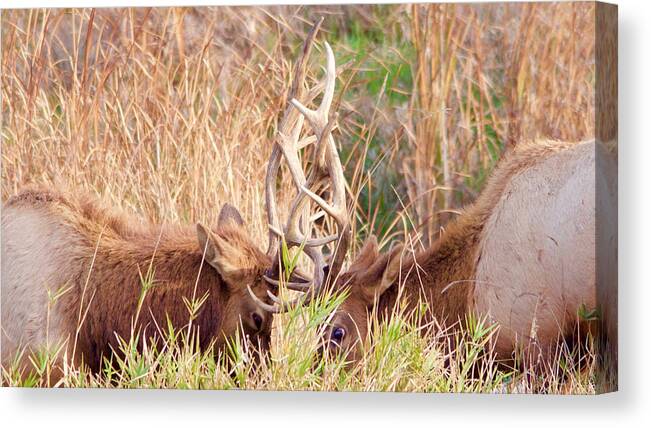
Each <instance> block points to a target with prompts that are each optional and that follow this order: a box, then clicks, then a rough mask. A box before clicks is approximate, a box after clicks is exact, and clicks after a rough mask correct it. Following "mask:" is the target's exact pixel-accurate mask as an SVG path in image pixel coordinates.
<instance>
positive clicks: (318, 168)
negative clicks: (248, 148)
mask: <svg viewBox="0 0 651 428" xmlns="http://www.w3.org/2000/svg"><path fill="white" fill-rule="evenodd" d="M322 22H323V18H321V19H320V20H319V21H318V22H317V23H316V24H315V25H314V27H313V28H312V30H311V31H310V33H309V34H308V37H307V39H306V40H305V43H304V45H303V51H302V55H301V57H300V58H299V60H298V62H297V63H296V67H295V76H294V81H293V83H292V87H291V89H290V100H291V104H289V105H288V106H287V108H286V109H285V113H284V115H283V118H282V120H281V121H280V125H279V130H278V133H277V138H276V144H274V148H273V150H272V153H271V157H270V159H269V165H268V167H267V176H266V183H265V196H266V202H267V219H268V221H269V248H268V250H267V254H268V255H269V256H270V257H272V260H274V267H273V268H272V269H276V268H278V259H279V257H278V255H279V254H278V251H279V249H280V245H279V244H280V239H281V238H284V239H285V242H286V244H287V246H288V247H292V246H303V252H304V253H305V254H307V256H308V257H309V258H310V259H311V260H312V263H313V264H314V274H313V276H312V278H311V279H308V278H305V279H306V281H307V282H305V283H288V284H287V287H288V288H290V289H292V290H297V291H305V292H306V294H305V295H304V296H302V297H301V298H299V299H297V300H295V301H292V302H281V301H280V300H279V299H278V298H277V297H276V296H274V295H273V294H272V293H270V292H268V294H269V296H270V298H271V299H272V300H273V301H274V305H268V304H266V303H264V302H262V301H261V300H260V299H258V298H257V297H256V296H255V294H254V293H253V292H252V291H251V289H249V294H251V297H252V298H253V299H254V301H255V302H256V303H257V304H258V305H259V306H261V307H262V308H263V309H265V310H267V311H270V312H276V313H277V312H283V311H285V310H287V309H288V308H289V307H292V306H294V305H297V304H304V303H306V302H307V301H309V300H310V299H312V298H313V297H314V296H315V295H317V294H318V293H319V292H320V290H321V288H322V287H323V285H324V283H325V275H326V272H325V271H326V269H325V268H326V263H325V260H324V256H323V254H322V252H321V250H320V248H322V247H323V246H325V245H327V244H329V243H331V242H333V241H337V244H336V247H335V251H334V254H333V256H332V258H331V265H330V269H329V273H328V277H329V278H335V277H336V275H337V274H338V273H339V270H340V269H341V265H342V264H343V260H344V257H345V255H346V251H347V250H348V246H349V244H350V224H349V222H348V213H347V210H346V181H345V178H344V173H343V168H342V166H341V161H340V160H339V154H338V152H337V146H336V144H335V141H334V138H333V137H332V129H333V128H334V124H335V122H336V117H337V115H336V114H334V115H332V116H330V114H329V112H330V107H331V105H332V100H333V98H334V91H335V83H336V77H337V75H336V73H337V72H336V68H335V58H334V54H333V53H332V49H331V48H330V45H328V43H327V42H326V43H325V50H326V73H325V78H324V82H323V98H322V100H321V104H320V105H319V107H318V108H317V109H316V110H310V109H308V108H307V107H305V106H304V105H303V104H301V103H300V102H299V101H298V100H297V99H296V98H299V97H301V96H302V92H303V79H304V77H305V69H306V65H307V57H308V56H309V52H310V50H311V47H312V43H313V41H314V38H315V36H316V32H317V31H318V29H319V27H320V25H321V23H322ZM320 86H321V85H318V86H316V87H315V88H313V89H312V90H311V91H310V93H309V94H308V96H307V97H306V98H308V100H311V99H313V98H314V97H316V95H317V91H316V90H318V89H320ZM297 113H300V114H301V115H298V114H297ZM304 118H306V119H307V121H308V124H309V125H310V127H311V128H312V130H313V132H314V135H313V136H309V137H306V138H303V139H300V136H301V130H302V129H303V121H304ZM314 143H316V145H315V148H314V162H313V164H312V170H311V171H310V175H309V177H308V178H306V177H305V173H304V172H303V169H302V166H301V161H300V157H299V153H300V150H301V149H303V148H304V147H306V146H308V145H310V144H314ZM281 154H282V156H283V157H284V158H285V161H286V162H287V166H288V169H289V172H290V174H291V176H292V181H293V183H294V186H295V187H296V190H297V192H298V194H297V196H296V198H295V199H294V201H293V202H292V204H291V209H290V214H289V216H288V219H287V223H286V225H285V227H284V228H283V229H281V228H280V226H279V221H278V214H277V211H276V196H275V194H276V179H277V176H278V172H279V167H280V155H281ZM328 178H329V181H330V183H329V184H330V190H331V199H332V202H328V201H326V200H325V199H323V198H322V197H321V196H319V195H318V194H317V193H315V190H316V189H317V188H320V189H323V188H324V187H325V186H326V185H327V184H328ZM310 199H312V200H313V201H314V202H315V203H316V204H317V205H318V206H319V207H320V208H321V210H322V212H319V213H317V214H316V215H315V216H312V217H310V216H309V214H310V204H309V202H310ZM324 213H325V214H326V215H329V216H331V217H332V218H333V219H334V220H335V222H336V224H337V228H338V233H337V234H332V235H329V236H326V237H322V238H313V237H312V236H311V235H312V234H311V230H312V229H311V226H310V223H311V222H313V221H314V220H315V219H317V218H319V217H321V216H322V215H323V214H324ZM300 276H302V277H305V275H302V274H301V275H300ZM265 279H266V280H267V281H268V282H270V283H272V284H275V285H278V284H279V281H276V280H274V279H271V278H269V277H266V276H265Z"/></svg>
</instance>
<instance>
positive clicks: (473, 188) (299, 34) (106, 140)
mask: <svg viewBox="0 0 651 428" xmlns="http://www.w3.org/2000/svg"><path fill="white" fill-rule="evenodd" d="M319 16H324V17H325V21H324V24H323V28H322V30H321V32H320V34H319V36H318V38H317V40H318V42H319V44H318V46H317V49H315V52H314V53H313V55H312V58H311V59H310V72H309V78H308V80H310V81H311V82H314V81H315V79H318V78H320V76H321V71H320V69H321V68H320V67H321V65H322V64H323V55H322V51H321V43H322V42H323V41H324V40H327V41H328V42H329V43H330V44H331V45H332V47H333V50H334V52H335V55H336V57H337V63H338V64H339V65H340V66H344V67H343V69H342V72H341V73H340V76H339V79H338V83H337V90H336V94H335V103H336V106H337V108H338V111H339V114H340V116H339V117H340V119H339V124H338V125H339V126H338V130H337V131H336V133H335V134H336V139H337V141H338V144H339V145H340V153H341V157H342V162H343V163H344V169H345V173H346V178H347V180H348V183H349V186H350V188H349V191H350V195H351V199H352V200H353V201H354V204H353V206H352V207H351V214H352V215H354V218H355V224H354V237H355V241H354V244H353V248H352V251H351V253H350V255H349V258H348V260H351V259H353V258H354V256H355V253H356V251H357V250H358V249H359V247H360V245H361V243H362V242H363V241H364V239H365V238H366V237H367V236H368V235H369V233H376V234H378V235H379V237H380V240H381V243H382V245H383V247H385V248H387V247H388V244H389V243H390V242H391V240H393V239H400V240H405V239H406V238H407V237H409V239H411V240H412V241H413V242H416V243H417V245H427V243H429V242H431V241H432V240H433V239H435V238H436V236H437V234H438V231H439V230H440V227H441V226H443V225H444V224H445V222H446V221H448V220H449V219H450V218H453V217H454V215H455V213H456V212H458V209H459V208H460V207H462V206H463V205H464V204H466V203H468V202H471V201H473V200H474V198H475V197H476V196H477V194H478V193H479V192H480V191H481V189H482V186H483V183H484V181H485V179H486V177H487V175H488V174H489V173H490V171H491V169H492V168H493V166H494V165H495V163H496V162H497V161H498V160H499V159H500V156H501V154H502V153H503V152H504V151H505V150H508V148H509V147H511V146H513V145H516V144H518V142H521V141H527V140H533V139H537V138H554V139H563V140H568V141H580V140H585V139H589V138H594V137H595V116H594V109H595V89H594V88H595V39H594V25H595V7H594V4H592V3H572V4H569V3H565V4H561V3H558V4H556V3H552V4H508V5H507V4H484V5H470V4H466V5H413V6H412V5H386V6H372V5H369V6H331V7H317V6H314V7H290V6H282V7H270V8H262V7H260V8H252V7H242V8H231V7H217V8H198V9H178V8H170V9H163V8H160V9H98V10H90V9H84V10H70V9H50V10H20V11H18V10H14V11H11V10H5V11H3V13H2V21H1V26H2V34H1V35H2V58H1V64H2V77H1V82H2V89H1V91H2V92H1V95H2V128H1V133H2V199H3V200H6V199H7V198H8V197H9V196H10V195H12V194H14V193H16V192H17V191H18V190H19V189H20V188H21V186H23V185H25V184H28V183H50V184H53V185H56V186H65V187H69V188H73V189H83V190H84V191H89V192H92V193H95V194H97V195H98V196H99V197H101V198H102V199H104V200H106V201H108V202H109V203H110V204H112V205H114V206H116V207H120V208H122V209H124V210H126V211H128V212H132V213H134V214H135V215H138V216H141V217H142V218H144V219H147V220H151V221H157V222H183V223H193V222H196V221H202V222H204V223H205V224H210V223H212V222H214V221H215V220H216V216H217V213H218V209H219V207H221V205H222V204H223V203H224V202H229V203H231V204H233V205H235V206H236V207H238V209H239V210H240V212H241V213H242V214H243V217H244V218H245V220H246V222H247V224H248V227H249V230H250V233H251V234H252V235H253V236H255V237H256V238H259V241H260V242H261V243H266V236H267V225H266V217H265V214H264V209H265V208H264V191H263V186H264V175H265V172H266V163H267V159H268V157H269V154H270V150H271V145H272V141H273V135H274V132H275V126H276V123H277V121H278V119H279V116H280V115H281V114H282V112H283V110H284V106H285V104H286V102H287V99H286V98H287V92H288V90H289V87H288V85H289V81H290V77H291V76H290V72H291V68H292V65H293V62H294V61H295V60H296V57H297V52H298V50H299V47H300V44H301V42H302V40H303V38H304V36H305V34H306V32H307V31H308V30H309V28H310V23H311V22H312V21H314V20H315V19H316V18H317V17H319ZM613 120H615V119H613ZM611 127H612V126H611ZM605 128H606V129H607V128H608V124H607V125H606V126H605ZM614 129H616V128H614ZM605 132H606V134H608V132H610V137H611V138H612V137H613V135H612V133H613V132H615V131H605ZM289 185H290V183H289V182H288V183H287V189H286V190H287V192H286V193H287V195H286V197H285V198H283V199H281V201H280V206H281V208H282V207H285V208H286V205H287V203H288V201H289V199H290V192H289V190H290V187H289ZM262 246H263V244H261V247H262ZM337 300H338V299H336V298H335V299H332V300H331V301H327V300H326V301H323V300H320V301H317V302H314V303H313V304H311V305H310V306H309V307H307V308H305V309H297V310H296V311H293V312H290V313H289V314H287V315H284V316H282V317H279V319H278V320H277V321H276V327H275V332H274V343H273V345H272V358H271V360H270V361H269V362H265V363H263V366H262V367H258V368H257V370H253V369H252V367H251V364H250V362H249V360H248V359H247V358H246V349H245V347H242V346H239V345H237V344H236V346H234V349H233V352H231V353H230V354H229V355H228V356H222V357H220V358H214V357H213V356H211V355H202V354H200V353H198V352H197V351H196V349H195V347H194V346H193V341H192V338H191V337H176V338H174V340H172V339H171V338H166V340H168V342H167V344H168V346H166V347H165V348H164V350H163V351H162V352H161V353H158V352H157V351H154V350H152V349H146V350H145V351H143V352H142V353H138V352H135V351H134V352H130V353H128V355H129V357H127V358H125V360H124V361H121V364H120V370H118V371H117V372H116V373H105V374H103V375H101V376H92V375H90V374H88V373H84V372H83V371H79V370H78V369H76V368H72V367H65V372H66V375H65V376H64V378H63V379H62V380H61V381H60V383H59V385H61V386H107V387H154V388H155V387H160V388H255V389H310V390H358V391H369V390H382V391H384V390H391V391H459V392H461V391H463V392H466V391H469V392H470V391H474V392H495V391H502V392H507V391H508V392H547V393H559V392H562V393H578V394H584V393H588V394H590V393H595V392H597V391H600V390H602V389H607V388H608V387H607V385H609V383H612V382H613V380H612V379H611V378H610V377H609V374H608V373H605V372H604V371H602V370H600V368H599V365H598V364H597V358H596V356H595V353H594V352H588V353H587V354H582V355H576V353H575V352H574V350H567V349H563V350H560V351H559V355H561V357H559V358H558V366H555V367H550V368H548V370H547V371H545V372H544V373H527V372H525V373H522V372H521V371H517V370H516V371H504V370H503V369H501V368H499V367H498V366H497V364H495V362H494V361H493V359H492V357H491V356H490V353H485V352H481V350H482V349H483V347H484V345H485V344H486V343H487V342H488V339H489V338H490V336H491V335H492V334H494V333H495V329H494V328H493V327H492V326H487V325H485V324H483V323H482V322H481V320H477V322H476V323H475V324H474V328H470V329H469V331H462V332H431V333H428V334H425V335H422V334H420V333H419V332H418V331H417V330H418V329H417V327H415V325H416V323H415V322H414V320H413V319H412V317H410V316H408V315H405V316H404V317H402V318H399V319H397V320H395V321H393V322H392V323H391V324H390V325H388V326H383V327H382V328H378V329H377V331H376V333H374V337H373V340H372V341H371V343H370V344H369V346H368V352H367V356H366V357H365V358H364V361H363V363H362V364H360V366H359V367H357V368H355V369H353V370H346V369H344V367H343V366H344V364H343V362H342V361H338V360H333V361H330V360H328V361H320V360H318V357H317V356H316V352H315V350H316V347H317V342H318V340H317V333H318V328H319V327H318V324H319V323H318V321H319V320H323V319H324V317H325V316H326V315H327V312H328V311H329V310H330V309H331V308H332V307H333V305H335V304H336V303H337ZM471 324H472V323H471ZM304 331H305V333H304ZM440 335H448V336H449V338H450V340H448V341H445V340H443V341H441V340H434V337H433V336H440ZM455 340H456V341H458V342H459V343H461V344H462V345H463V346H456V347H452V346H448V345H445V343H448V342H454V341H455ZM133 342H134V341H133V338H131V339H130V338H125V344H124V346H125V349H130V347H132V346H134V343H133ZM134 349H135V348H134ZM446 357H447V358H449V359H450V361H452V362H451V363H450V364H444V361H445V360H446ZM33 360H34V365H35V366H36V367H37V368H38V369H39V370H38V373H39V374H40V375H37V376H35V377H32V378H30V379H28V380H27V381H25V380H21V379H20V378H19V376H18V375H17V374H16V373H15V372H14V371H13V370H12V368H11V367H3V373H2V377H3V381H4V382H5V383H8V384H12V385H16V384H23V385H39V386H47V380H46V376H44V374H45V373H46V372H47V370H49V368H48V365H49V364H52V359H51V358H50V357H49V356H48V355H47V353H44V354H43V355H37V356H35V357H34V359H33ZM225 360H230V363H229V364H225ZM579 361H580V363H579ZM233 362H235V364H232V363H233ZM579 366H580V368H579ZM228 367H234V368H228ZM479 367H481V369H479V370H478V368H479ZM473 373H474V374H473Z"/></svg>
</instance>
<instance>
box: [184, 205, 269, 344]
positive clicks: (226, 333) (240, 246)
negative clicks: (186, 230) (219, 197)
mask: <svg viewBox="0 0 651 428" xmlns="http://www.w3.org/2000/svg"><path fill="white" fill-rule="evenodd" d="M197 237H198V240H199V246H200V249H201V251H203V257H204V261H205V263H207V264H208V265H209V266H208V268H212V269H215V270H216V271H217V273H218V274H219V276H220V277H221V279H222V282H223V283H224V284H225V287H224V288H223V289H224V293H223V295H222V299H223V300H222V302H223V303H222V306H221V308H220V309H221V313H222V317H223V318H222V323H221V333H222V337H220V338H219V339H224V338H232V337H235V335H237V334H241V335H243V336H244V339H247V340H249V341H250V342H251V343H252V344H253V345H254V346H255V347H256V348H257V349H258V350H259V351H260V353H264V352H266V351H267V350H268V349H269V342H270V337H271V324H272V317H271V315H270V314H268V313H267V312H266V311H264V310H262V309H260V307H259V306H258V304H257V303H256V301H255V300H253V298H252V295H253V296H256V298H258V299H264V300H267V301H268V300H269V298H268V297H267V290H268V285H267V282H266V281H265V279H264V276H265V274H267V273H268V271H269V269H270V267H271V260H270V259H269V257H268V256H267V255H266V254H265V253H263V252H262V251H261V250H259V249H258V247H257V246H256V245H255V243H254V241H253V239H252V238H251V237H250V236H249V234H248V233H247V231H246V227H245V225H244V221H243V220H242V217H241V215H240V213H239V212H238V211H237V209H236V208H235V207H233V206H232V205H229V204H225V205H224V206H223V207H222V209H221V212H220V214H219V219H218V221H217V227H216V228H215V229H213V230H211V229H209V228H206V227H204V226H203V225H202V224H201V223H197ZM204 269H206V267H204ZM249 293H253V294H252V295H251V294H249Z"/></svg>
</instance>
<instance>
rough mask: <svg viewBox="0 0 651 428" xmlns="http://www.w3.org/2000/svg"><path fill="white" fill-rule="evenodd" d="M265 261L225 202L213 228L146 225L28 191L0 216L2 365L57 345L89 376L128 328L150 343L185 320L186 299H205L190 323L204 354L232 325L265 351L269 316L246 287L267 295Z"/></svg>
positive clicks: (62, 195) (75, 200) (89, 202)
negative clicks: (20, 354) (24, 351)
mask: <svg viewBox="0 0 651 428" xmlns="http://www.w3.org/2000/svg"><path fill="white" fill-rule="evenodd" d="M270 266H271V260H270V259H269V257H267V256H266V254H264V253H263V252H262V251H260V250H259V249H258V248H257V247H256V245H255V244H254V241H253V239H252V238H250V237H249V236H248V234H247V232H246V228H245V227H244V224H243V221H242V218H241V216H240V214H239V213H238V211H237V210H236V209H235V208H234V207H232V206H230V205H224V207H223V208H222V210H221V212H220V215H219V220H218V223H217V226H216V227H215V228H213V229H209V228H206V227H204V226H202V225H201V224H197V225H196V228H195V227H189V226H160V225H148V224H142V223H141V222H139V221H138V220H135V219H132V218H129V217H127V216H125V215H123V214H120V213H118V212H117V211H114V210H111V209H108V208H106V207H103V206H102V205H101V204H100V203H99V202H98V201H97V200H96V199H95V198H93V197H90V196H75V195H72V194H71V193H68V192H63V191H58V190H51V189H47V188H28V189H26V190H23V191H22V192H20V193H19V194H17V195H15V196H13V197H12V198H10V199H9V200H8V201H7V203H6V204H5V205H4V207H3V212H2V364H3V365H4V366H5V367H7V366H8V364H10V362H11V360H12V358H14V357H15V353H16V352H17V351H18V350H19V348H23V347H25V348H27V349H28V351H38V350H42V349H43V348H50V349H55V348H57V347H60V346H63V348H61V349H65V351H66V352H67V355H68V357H71V358H72V357H74V360H73V361H74V363H75V364H80V363H82V361H83V362H84V363H85V364H87V365H88V366H89V368H90V369H91V370H92V371H93V372H97V371H98V370H99V369H100V368H101V364H102V357H109V356H110V353H111V349H114V350H117V349H118V340H117V338H116V335H117V336H120V337H122V338H128V337H129V335H130V333H131V331H132V328H135V331H137V332H140V334H141V335H144V337H145V339H149V338H151V337H152V336H153V335H154V334H155V333H157V329H158V328H166V326H167V320H168V319H169V321H170V322H171V323H172V325H173V326H174V327H175V328H176V329H180V328H182V327H183V326H185V325H187V324H188V322H189V318H190V314H189V311H188V307H187V306H186V304H184V299H187V300H192V299H194V300H197V301H199V300H201V299H203V298H204V297H205V301H204V303H203V304H202V306H201V307H200V308H199V311H198V313H197V314H196V319H194V320H193V325H194V326H195V328H196V331H197V332H198V337H199V339H200V345H201V347H202V349H204V350H205V349H207V348H208V346H211V345H213V344H214V345H215V346H216V347H217V348H218V349H221V348H222V347H223V346H224V343H225V340H226V339H228V338H232V337H234V336H235V335H236V334H237V333H238V332H240V333H244V334H246V335H248V336H249V337H250V339H251V340H252V342H253V343H255V344H256V345H259V346H260V349H261V350H266V349H267V348H268V346H269V338H270V330H271V322H272V319H271V316H269V315H268V314H267V313H266V312H265V311H262V310H260V309H259V308H258V306H257V305H256V304H255V302H254V301H253V300H252V299H251V298H250V296H249V294H248V291H247V287H248V289H250V290H253V292H254V293H255V294H256V295H258V296H260V298H265V299H268V297H266V295H267V293H266V292H267V285H266V282H265V281H264V279H263V274H264V273H265V271H266V270H267V269H268V268H269V267H270ZM145 282H148V283H149V285H151V287H149V288H148V290H146V292H144V294H142V296H144V300H143V301H142V304H141V308H140V315H139V317H138V319H137V320H136V319H135V316H136V314H137V312H138V305H139V299H140V298H141V293H143V286H144V285H145ZM48 293H49V296H50V298H48ZM57 294H60V296H59V297H58V298H57V299H51V297H52V296H54V295H57ZM54 300H56V301H54ZM141 337H142V336H141ZM63 353H64V352H63V351H62V352H61V354H63ZM73 354H74V355H73Z"/></svg>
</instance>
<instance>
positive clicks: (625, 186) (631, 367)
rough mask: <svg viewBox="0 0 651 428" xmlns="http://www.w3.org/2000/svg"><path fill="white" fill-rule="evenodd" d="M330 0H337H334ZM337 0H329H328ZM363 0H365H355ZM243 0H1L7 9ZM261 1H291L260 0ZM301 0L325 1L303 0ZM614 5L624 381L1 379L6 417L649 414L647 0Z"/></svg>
mask: <svg viewBox="0 0 651 428" xmlns="http://www.w3.org/2000/svg"><path fill="white" fill-rule="evenodd" d="M335 1H336V0H335ZM332 2H333V1H331V3H332ZM357 2H359V3H363V2H366V1H363V0H362V1H359V0H358V1H357ZM228 3H230V4H244V3H256V2H255V1H251V0H249V1H248V2H247V1H245V0H244V1H243V0H240V1H238V0H235V1H232V0H231V1H224V0H221V1H220V0H214V1H206V0H194V1H187V0H186V1H183V0H137V1H135V2H129V1H125V0H118V1H116V0H99V1H98V0H93V1H79V0H76V1H71V0H68V1H31V0H22V1H21V0H2V2H1V6H0V7H3V8H9V7H21V8H22V7H52V6H66V7H72V6H76V7H78V6H135V5H147V6H172V5H180V4H186V5H200V4H228ZM257 3H271V4H273V3H296V1H288V0H280V1H278V0H277V1H273V0H272V1H269V0H267V1H258V2H257ZM298 3H328V2H327V1H325V2H323V1H321V2H315V1H313V0H312V1H305V0H303V1H300V2H298ZM617 3H618V4H619V162H620V163H619V174H620V179H619V261H620V267H619V275H620V279H619V302H620V310H619V317H620V320H619V330H620V335H619V338H620V351H619V355H620V370H619V374H620V380H619V386H620V391H619V392H618V393H615V394H607V395H602V396H597V397H563V396H551V397H545V396H481V395H453V394H430V395H425V394H387V393H383V394H378V393H375V394H370V393H366V394H359V393H357V394H354V393H269V392H235V391H231V392H222V391H114V390H52V391H50V390H18V389H8V388H3V389H1V390H0V420H1V421H2V422H1V423H2V426H3V427H14V426H25V425H26V426H44V427H58V426H66V427H76V426H80V427H82V426H83V427H87V426H92V427H93V428H96V427H104V426H112V427H115V426H123V425H124V426H131V425H136V426H142V427H145V426H147V427H149V426H154V425H155V426H168V425H175V426H192V427H195V426H196V427H199V426H205V425H208V426H265V427H267V426H283V427H286V426H293V425H301V426H304V427H308V426H309V427H310V428H311V427H316V426H333V425H334V426H335V427H338V426H340V425H349V424H350V425H353V424H354V425H358V426H362V427H366V426H373V427H375V426H385V425H390V426H394V427H396V428H397V427H420V426H445V427H455V428H456V427H462V426H473V427H482V428H484V427H489V426H498V427H503V426H511V425H519V426H525V427H529V426H544V427H558V426H574V427H579V428H581V427H586V428H587V427H590V428H592V427H597V426H638V425H642V424H643V423H644V425H645V426H648V424H649V422H651V400H650V399H649V397H650V394H649V389H650V388H651V379H650V377H651V376H650V375H649V374H650V373H651V367H649V366H647V363H649V362H651V353H650V352H649V350H650V346H649V343H650V342H651V328H649V326H650V325H651V292H650V291H651V280H650V278H651V275H649V274H648V273H647V271H646V269H647V268H648V267H650V266H651V250H650V249H649V246H650V245H651V234H650V233H649V229H650V227H649V222H650V221H651V219H650V217H649V209H650V208H651V205H650V201H649V195H650V194H651V191H650V185H651V176H650V175H651V144H649V143H651V141H649V138H648V135H649V133H650V131H649V128H650V126H651V91H650V82H651V73H650V72H651V64H650V62H649V54H648V53H649V52H650V51H651V13H650V11H651V6H650V5H651V2H648V1H634V0H620V1H618V2H617Z"/></svg>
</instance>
